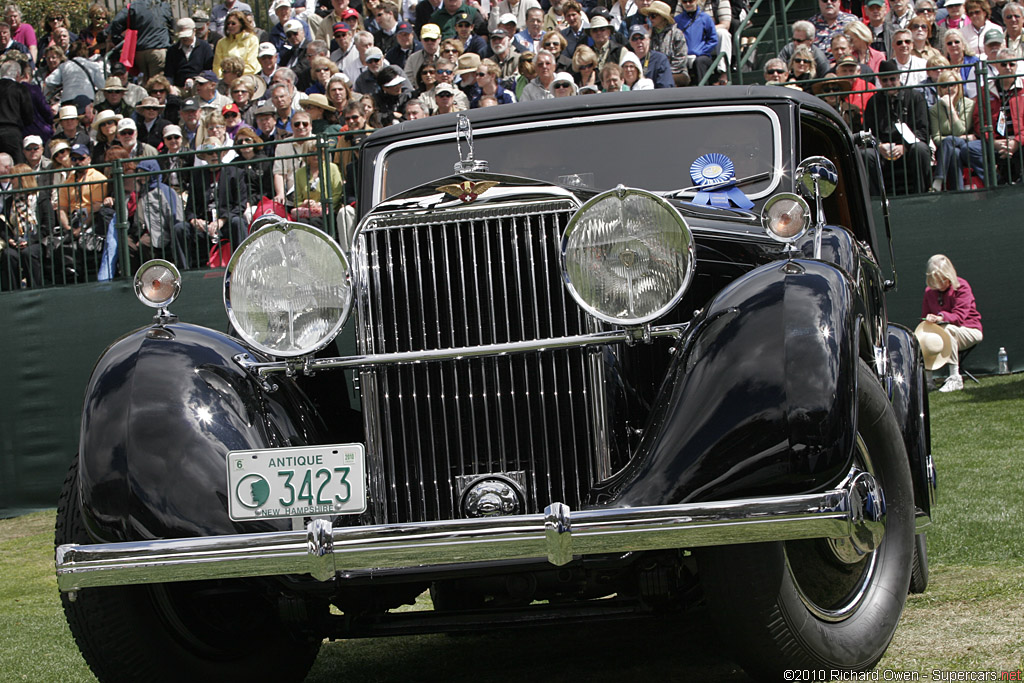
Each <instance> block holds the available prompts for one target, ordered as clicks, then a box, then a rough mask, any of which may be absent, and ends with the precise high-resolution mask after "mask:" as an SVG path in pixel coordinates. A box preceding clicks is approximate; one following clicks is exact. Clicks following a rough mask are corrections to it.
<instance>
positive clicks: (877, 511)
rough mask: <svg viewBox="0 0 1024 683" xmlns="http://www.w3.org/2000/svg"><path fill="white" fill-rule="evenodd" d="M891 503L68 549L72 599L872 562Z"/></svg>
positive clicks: (842, 500) (601, 514)
mask: <svg viewBox="0 0 1024 683" xmlns="http://www.w3.org/2000/svg"><path fill="white" fill-rule="evenodd" d="M884 526H885V503H884V498H883V496H882V491H881V488H880V487H879V486H878V484H877V482H876V480H875V479H874V478H873V477H872V476H871V475H870V474H868V473H866V472H853V473H851V475H850V476H849V477H847V479H846V480H845V481H844V482H843V484H842V485H841V486H840V488H837V489H834V490H830V491H826V492H824V493H816V494H810V495H801V496H779V497H764V498H747V499H742V500H731V501H722V502H712V503H688V504H682V505H664V506H652V507H638V508H609V509H592V510H581V511H577V512H570V510H569V508H568V507H567V506H565V505H563V504H561V503H554V504H552V505H549V506H548V507H547V509H546V510H545V513H544V514H534V515H519V516H511V517H489V518H480V519H463V520H454V521H440V522H417V523H411V524H389V525H380V526H363V527H341V528H332V527H331V525H330V522H329V521H328V520H325V519H314V520H312V521H311V522H309V524H308V525H307V527H306V530H305V531H281V532H264V533H254V534H237V535H230V536H213V537H201V538H180V539H164V540H152V541H137V542H125V543H104V544H96V545H75V544H69V545H62V546H60V547H59V548H57V557H56V560H57V562H56V564H57V585H58V586H59V588H60V590H62V591H75V590H79V589H82V588H91V587H94V586H112V585H124V584H144V583H164V582H170V581H196V580H202V579H225V578H240V577H252V576H275V575H283V574H310V575H312V576H313V577H314V578H316V579H318V580H320V581H327V580H330V579H333V578H334V577H335V575H336V574H337V573H339V572H349V571H371V570H375V569H402V568H410V569H411V568H416V567H429V566H443V565H452V564H464V563H468V562H485V561H486V562H495V561H498V562H500V561H506V560H522V559H537V560H544V559H547V560H548V561H549V562H551V563H552V564H554V565H564V564H567V563H568V562H570V561H572V559H573V557H574V556H579V555H592V554H598V553H621V552H627V551H639V550H661V549H668V548H692V547H698V546H710V545H731V544H736V543H754V542H759V541H784V540H795V539H801V538H836V539H849V540H850V542H851V543H853V544H854V546H855V547H857V548H859V549H861V550H862V551H863V552H868V551H871V550H873V549H874V548H876V547H877V545H878V543H879V542H880V541H881V538H882V534H883V533H884Z"/></svg>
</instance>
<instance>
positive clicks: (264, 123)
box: [253, 100, 281, 154]
mask: <svg viewBox="0 0 1024 683" xmlns="http://www.w3.org/2000/svg"><path fill="white" fill-rule="evenodd" d="M253 121H254V122H255V123H256V133H257V134H258V135H259V136H260V139H261V140H263V142H273V141H277V140H280V139H281V136H280V135H279V134H278V130H277V110H276V109H274V105H273V103H272V102H270V101H269V100H268V101H266V102H264V103H263V104H261V105H260V106H259V107H257V108H256V111H254V112H253ZM270 153H271V154H273V150H271V152H270Z"/></svg>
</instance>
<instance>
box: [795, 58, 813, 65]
mask: <svg viewBox="0 0 1024 683" xmlns="http://www.w3.org/2000/svg"><path fill="white" fill-rule="evenodd" d="M793 63H794V64H810V63H811V60H809V59H794V60H793Z"/></svg>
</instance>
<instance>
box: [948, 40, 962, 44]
mask: <svg viewBox="0 0 1024 683" xmlns="http://www.w3.org/2000/svg"><path fill="white" fill-rule="evenodd" d="M959 44H960V41H959V40H947V41H946V45H959Z"/></svg>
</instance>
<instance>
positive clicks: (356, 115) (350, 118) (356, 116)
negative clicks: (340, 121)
mask: <svg viewBox="0 0 1024 683" xmlns="http://www.w3.org/2000/svg"><path fill="white" fill-rule="evenodd" d="M362 118H363V117H361V116H359V115H358V114H353V115H352V116H346V117H345V120H346V121H355V122H357V123H358V122H359V121H361V120H362Z"/></svg>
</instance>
